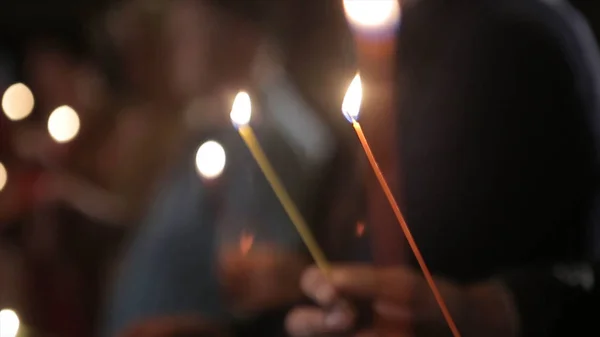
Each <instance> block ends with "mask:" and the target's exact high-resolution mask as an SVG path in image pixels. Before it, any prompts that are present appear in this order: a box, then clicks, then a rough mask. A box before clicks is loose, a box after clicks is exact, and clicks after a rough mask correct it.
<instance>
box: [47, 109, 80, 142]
mask: <svg viewBox="0 0 600 337" xmlns="http://www.w3.org/2000/svg"><path fill="white" fill-rule="evenodd" d="M79 128H80V122H79V116H78V115H77V112H75V110H73V108H71V107H70V106H67V105H63V106H61V107H58V108H56V109H55V110H54V111H52V113H51V114H50V117H49V118H48V132H50V136H51V137H52V138H53V139H54V140H55V141H57V142H59V143H66V142H68V141H71V140H73V138H75V136H77V134H78V133H79Z"/></svg>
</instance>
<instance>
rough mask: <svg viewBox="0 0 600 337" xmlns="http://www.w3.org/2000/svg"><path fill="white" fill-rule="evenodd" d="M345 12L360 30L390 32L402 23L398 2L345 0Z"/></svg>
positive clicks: (393, 0) (391, 0)
mask: <svg viewBox="0 0 600 337" xmlns="http://www.w3.org/2000/svg"><path fill="white" fill-rule="evenodd" d="M344 12H345V13H346V18H347V20H348V22H349V23H350V25H352V27H354V28H356V29H359V30H388V29H390V28H395V27H396V26H397V25H398V22H399V21H400V4H399V3H398V0H376V1H375V0H344Z"/></svg>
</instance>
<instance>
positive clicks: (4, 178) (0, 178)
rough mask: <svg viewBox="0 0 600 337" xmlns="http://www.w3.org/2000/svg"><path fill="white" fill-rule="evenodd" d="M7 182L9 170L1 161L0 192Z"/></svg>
mask: <svg viewBox="0 0 600 337" xmlns="http://www.w3.org/2000/svg"><path fill="white" fill-rule="evenodd" d="M7 182H8V172H7V171H6V167H4V164H2V163H0V192H2V190H3V189H4V187H5V186H6V183H7Z"/></svg>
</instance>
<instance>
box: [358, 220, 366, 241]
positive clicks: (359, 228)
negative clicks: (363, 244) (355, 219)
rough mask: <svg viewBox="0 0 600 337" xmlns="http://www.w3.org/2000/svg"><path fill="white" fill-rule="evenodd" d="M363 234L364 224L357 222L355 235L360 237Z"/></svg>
mask: <svg viewBox="0 0 600 337" xmlns="http://www.w3.org/2000/svg"><path fill="white" fill-rule="evenodd" d="M364 234H365V224H364V223H362V222H359V223H357V224H356V237H359V238H360V237H362V236H363V235H364Z"/></svg>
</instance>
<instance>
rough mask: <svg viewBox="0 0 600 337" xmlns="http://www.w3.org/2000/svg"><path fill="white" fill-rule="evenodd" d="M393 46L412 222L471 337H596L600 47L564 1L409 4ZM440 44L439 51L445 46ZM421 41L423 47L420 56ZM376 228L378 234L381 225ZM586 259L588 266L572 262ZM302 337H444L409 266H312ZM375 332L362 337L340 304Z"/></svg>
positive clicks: (423, 0) (296, 316)
mask: <svg viewBox="0 0 600 337" xmlns="http://www.w3.org/2000/svg"><path fill="white" fill-rule="evenodd" d="M403 9H404V10H403V22H402V29H401V31H400V33H399V36H398V41H399V52H398V60H397V63H396V64H397V66H398V69H397V85H396V87H395V88H394V90H395V94H396V98H397V99H398V104H399V106H398V110H397V111H398V113H397V122H398V125H399V128H398V137H397V140H398V143H399V144H400V147H399V159H400V163H401V165H400V171H401V175H400V176H401V178H402V179H401V181H402V186H401V188H400V193H399V195H400V196H401V197H402V201H403V204H404V207H403V208H404V210H405V213H404V215H405V216H406V220H407V223H408V224H409V226H410V227H411V229H412V232H413V235H414V237H415V240H416V242H417V243H418V244H419V246H420V249H421V252H422V253H423V256H424V257H425V259H426V261H427V262H428V266H429V268H430V269H431V270H432V272H433V273H434V274H435V275H436V276H437V283H438V286H439V288H440V291H441V292H442V296H443V297H444V298H445V300H446V303H447V305H448V307H449V309H450V312H451V313H452V315H453V317H454V319H455V321H456V323H457V325H458V329H459V330H460V331H461V333H462V335H463V336H562V335H569V336H589V335H593V334H594V333H597V331H598V325H597V322H596V321H595V316H597V313H598V312H599V310H598V308H599V305H600V301H599V298H598V285H597V276H598V273H597V270H596V271H595V270H594V268H593V266H592V265H590V263H589V262H588V263H582V262H584V261H595V260H594V257H593V256H592V255H591V252H590V251H589V248H590V245H591V244H594V245H596V246H597V245H598V243H599V242H598V241H597V240H596V242H595V243H592V242H589V241H591V239H592V236H591V235H590V233H591V230H592V229H593V227H597V222H598V219H597V200H596V199H597V193H598V185H597V184H598V146H597V145H598V142H597V139H596V137H597V131H598V130H597V121H598V119H597V118H598V113H599V110H598V109H599V107H600V105H599V104H598V102H599V99H600V96H599V88H600V86H599V83H598V80H599V79H600V77H599V74H600V73H599V70H600V68H599V67H598V65H599V63H598V59H599V58H598V49H597V46H596V44H595V43H594V41H593V38H592V35H591V32H590V30H589V28H588V27H587V24H586V22H585V20H583V18H582V17H581V16H580V15H579V13H578V12H576V11H575V10H574V9H573V8H572V7H571V6H570V5H568V4H567V3H566V2H562V1H487V0H481V1H436V0H420V1H419V0H418V1H411V2H407V4H406V5H405V6H404V8H403ZM442 37H443V38H442ZM422 41H427V43H425V44H424V43H422ZM373 225H376V224H373ZM578 261H579V262H578ZM301 282H302V287H303V290H304V292H305V294H306V295H308V296H309V297H311V298H312V299H313V300H314V301H315V302H316V303H318V305H320V307H316V306H305V307H297V308H296V309H294V310H292V311H291V312H290V314H289V315H288V317H287V321H286V325H287V329H288V332H289V333H290V334H291V335H293V336H328V335H331V336H334V335H338V334H340V333H342V334H343V333H357V334H358V335H361V336H362V335H364V336H382V335H383V336H387V335H393V336H398V335H402V336H404V335H406V336H450V335H451V333H450V329H449V328H448V326H447V324H446V322H445V321H444V318H443V317H442V315H441V312H440V310H439V307H438V305H437V303H436V301H435V300H434V298H433V295H432V293H431V291H430V289H429V288H428V286H427V284H426V283H425V280H424V279H423V277H422V276H421V274H420V273H419V272H418V269H417V268H416V265H415V263H414V261H412V263H411V264H410V265H406V266H398V267H396V266H388V267H379V268H378V267H373V266H369V265H351V264H350V265H337V266H334V267H333V270H332V271H331V273H330V275H329V278H326V277H325V276H324V275H323V274H322V273H321V272H320V271H318V270H316V269H315V268H312V269H309V270H307V271H306V272H305V273H304V275H303V277H302V281H301ZM344 297H345V298H355V299H361V300H367V301H370V302H371V303H372V305H373V310H374V312H375V314H376V315H377V318H378V320H376V322H377V323H378V324H375V325H374V326H372V327H367V328H366V329H364V330H362V331H355V330H354V331H353V329H356V328H357V326H356V324H355V322H356V314H355V313H353V312H352V310H348V309H347V307H345V306H344V305H343V301H344V300H343V298H344Z"/></svg>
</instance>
